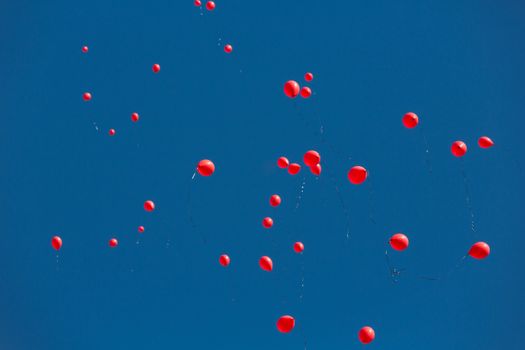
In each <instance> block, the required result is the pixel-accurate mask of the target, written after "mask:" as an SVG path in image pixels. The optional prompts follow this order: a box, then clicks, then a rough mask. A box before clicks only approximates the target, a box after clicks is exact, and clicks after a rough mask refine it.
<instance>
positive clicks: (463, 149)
mask: <svg viewBox="0 0 525 350" xmlns="http://www.w3.org/2000/svg"><path fill="white" fill-rule="evenodd" d="M450 151H451V152H452V154H453V155H454V156H456V157H463V156H464V155H465V154H466V153H467V145H466V144H465V142H463V141H455V142H454V143H453V144H452V146H451V147H450Z"/></svg>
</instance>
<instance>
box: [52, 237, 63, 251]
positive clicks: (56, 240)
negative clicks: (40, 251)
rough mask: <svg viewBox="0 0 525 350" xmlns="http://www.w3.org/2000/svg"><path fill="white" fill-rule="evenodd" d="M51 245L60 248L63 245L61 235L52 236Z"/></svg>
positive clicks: (56, 248)
mask: <svg viewBox="0 0 525 350" xmlns="http://www.w3.org/2000/svg"><path fill="white" fill-rule="evenodd" d="M51 246H52V247H53V249H55V250H60V248H61V247H62V238H60V237H59V236H54V237H53V238H51Z"/></svg>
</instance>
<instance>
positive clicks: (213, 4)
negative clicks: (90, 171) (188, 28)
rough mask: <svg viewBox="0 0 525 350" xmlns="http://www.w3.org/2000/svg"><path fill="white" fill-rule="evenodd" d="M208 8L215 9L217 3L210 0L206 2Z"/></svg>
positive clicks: (209, 9)
mask: <svg viewBox="0 0 525 350" xmlns="http://www.w3.org/2000/svg"><path fill="white" fill-rule="evenodd" d="M206 9H207V10H208V11H213V10H214V9H215V3H214V2H213V1H208V2H207V3H206Z"/></svg>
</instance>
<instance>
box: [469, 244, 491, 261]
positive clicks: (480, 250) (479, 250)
mask: <svg viewBox="0 0 525 350" xmlns="http://www.w3.org/2000/svg"><path fill="white" fill-rule="evenodd" d="M468 254H469V255H470V256H471V257H473V258H474V259H485V258H486V257H487V256H489V254H490V246H489V245H488V244H487V243H485V242H478V243H475V244H473V245H472V247H470V250H469V252H468Z"/></svg>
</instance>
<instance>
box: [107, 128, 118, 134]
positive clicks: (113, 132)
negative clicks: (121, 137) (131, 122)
mask: <svg viewBox="0 0 525 350" xmlns="http://www.w3.org/2000/svg"><path fill="white" fill-rule="evenodd" d="M116 133H117V132H116V131H115V129H109V131H108V134H109V136H115V134H116Z"/></svg>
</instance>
